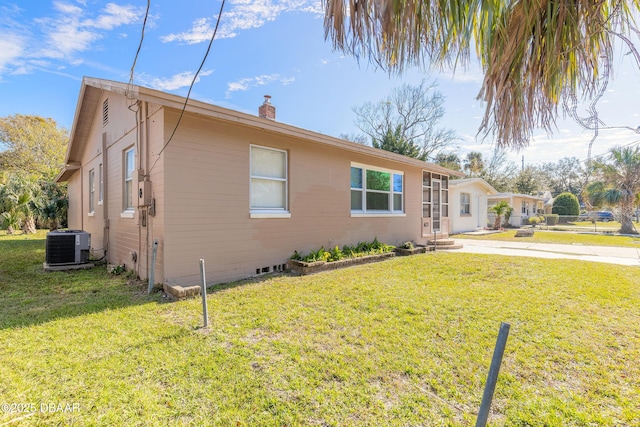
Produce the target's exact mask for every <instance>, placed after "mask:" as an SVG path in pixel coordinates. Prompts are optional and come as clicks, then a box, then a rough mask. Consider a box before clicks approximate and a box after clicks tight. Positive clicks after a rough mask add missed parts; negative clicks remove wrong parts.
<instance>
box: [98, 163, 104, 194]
mask: <svg viewBox="0 0 640 427" xmlns="http://www.w3.org/2000/svg"><path fill="white" fill-rule="evenodd" d="M102 173H103V172H102V163H100V166H98V204H102V200H104V199H103V197H104V178H103V176H102Z"/></svg>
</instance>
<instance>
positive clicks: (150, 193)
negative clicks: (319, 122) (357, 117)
mask: <svg viewBox="0 0 640 427" xmlns="http://www.w3.org/2000/svg"><path fill="white" fill-rule="evenodd" d="M183 105H184V98H182V97H179V96H175V95H171V94H167V93H163V92H160V91H156V90H152V89H148V88H143V87H138V86H128V85H126V84H122V83H117V82H112V81H106V80H100V79H91V78H85V79H84V81H83V85H82V88H81V93H80V97H79V100H78V106H77V110H76V117H75V120H74V125H73V128H72V132H71V139H70V143H69V148H68V151H67V161H66V162H67V166H66V168H65V170H64V171H63V172H61V174H60V175H59V177H58V180H60V181H62V180H66V181H68V183H69V197H70V209H69V228H72V229H83V230H86V231H88V232H90V233H91V236H92V240H91V242H92V250H93V252H94V255H95V256H101V255H102V254H104V253H105V252H106V256H107V259H108V261H109V262H110V263H112V264H125V265H126V266H127V268H129V269H133V270H135V271H136V272H137V273H138V275H139V276H140V277H142V278H147V277H148V276H149V274H150V257H151V254H152V250H153V245H154V241H157V242H158V244H157V247H158V254H157V261H156V268H155V270H154V274H155V281H156V282H157V283H167V284H182V285H189V284H196V283H197V282H198V280H199V269H198V268H199V264H198V263H199V259H200V258H203V259H205V262H206V268H207V279H209V281H210V282H226V281H231V280H235V279H240V278H245V277H248V276H252V275H255V274H262V273H265V272H272V271H279V270H281V269H282V268H283V265H284V264H285V263H286V261H287V259H288V258H289V257H290V255H291V254H292V253H293V251H294V250H298V251H299V252H308V251H309V250H311V249H317V248H319V247H320V246H324V247H325V248H330V247H334V246H336V245H338V246H343V245H345V244H353V243H357V242H359V241H365V240H372V239H373V238H374V237H377V238H378V239H379V240H380V241H384V242H386V243H390V244H399V243H402V242H404V241H406V240H412V241H414V242H416V243H426V241H427V239H429V238H431V237H432V236H433V232H434V229H435V231H436V234H437V235H438V236H439V237H446V236H448V233H449V228H448V227H449V224H448V220H449V199H450V198H449V195H448V192H449V185H448V183H449V176H450V175H451V174H457V173H456V172H453V171H451V170H448V169H446V168H443V167H440V166H437V165H432V164H428V163H425V162H422V161H419V160H416V159H411V158H407V157H404V156H401V155H397V154H395V153H389V152H386V151H382V150H377V149H373V148H371V147H366V146H363V145H360V144H355V143H351V142H348V141H344V140H341V139H337V138H332V137H329V136H326V135H321V134H318V133H315V132H310V131H307V130H304V129H300V128H296V127H293V126H289V125H285V124H282V123H278V122H277V121H275V120H270V119H267V118H262V117H257V116H252V115H248V114H244V113H239V112H237V111H232V110H228V109H224V108H220V107H216V106H213V105H210V104H206V103H202V102H198V101H193V100H189V103H188V105H187V107H186V109H185V113H184V115H183V117H182V119H181V121H180V125H179V127H178V128H177V131H176V132H175V135H174V136H173V138H172V139H171V140H170V141H169V138H170V135H171V134H172V133H173V130H174V129H175V126H176V123H177V121H178V119H179V116H180V112H181V109H182V106H183ZM262 107H264V106H262ZM269 108H271V106H269ZM273 113H274V114H275V110H274V111H273ZM131 153H133V156H131ZM131 157H133V163H134V164H133V167H132V166H131V164H130V160H131ZM132 169H133V170H132ZM100 170H102V171H103V172H102V174H103V180H102V181H101V180H100V179H99V177H98V175H99V171H100ZM92 171H93V172H92ZM92 173H93V178H92V177H91V174H92ZM358 177H360V180H359V181H358ZM374 178H379V179H380V180H381V181H380V183H378V181H376V180H375V179H374ZM385 180H386V181H385ZM389 180H390V181H391V183H390V186H388V190H384V191H383V190H381V191H378V190H376V189H375V188H367V186H376V185H380V186H382V187H384V186H385V185H387V184H388V183H389ZM90 182H93V186H94V188H93V190H91V185H90ZM354 183H355V184H354ZM385 183H386V184H385ZM358 186H360V187H358ZM100 188H102V190H100ZM130 193H133V196H131V195H129V196H127V195H128V194H130ZM98 194H103V199H102V200H100V201H98V197H99V196H98ZM91 199H93V200H94V201H93V202H91ZM381 206H383V207H381Z"/></svg>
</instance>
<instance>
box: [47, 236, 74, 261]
mask: <svg viewBox="0 0 640 427" xmlns="http://www.w3.org/2000/svg"><path fill="white" fill-rule="evenodd" d="M75 259H76V236H74V235H72V234H71V235H56V236H51V235H50V236H47V254H46V261H47V263H48V264H69V263H73V262H75Z"/></svg>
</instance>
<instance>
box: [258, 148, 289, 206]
mask: <svg viewBox="0 0 640 427" xmlns="http://www.w3.org/2000/svg"><path fill="white" fill-rule="evenodd" d="M254 148H257V149H260V150H268V151H275V152H278V153H283V154H284V177H281V178H275V177H265V176H259V175H254V174H253V160H252V158H253V156H252V150H253V149H254ZM254 179H260V180H267V181H277V182H282V183H284V206H283V207H279V208H254V207H253V206H251V199H252V194H253V181H254ZM249 217H250V218H291V212H290V211H289V153H288V152H287V151H286V150H280V149H278V148H273V147H265V146H263V145H256V144H250V145H249Z"/></svg>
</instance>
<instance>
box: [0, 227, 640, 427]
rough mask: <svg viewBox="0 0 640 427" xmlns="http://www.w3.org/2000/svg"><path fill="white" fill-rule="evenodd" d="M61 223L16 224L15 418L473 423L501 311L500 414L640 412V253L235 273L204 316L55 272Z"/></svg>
mask: <svg viewBox="0 0 640 427" xmlns="http://www.w3.org/2000/svg"><path fill="white" fill-rule="evenodd" d="M536 234H537V233H536ZM43 236H44V235H43V234H40V235H38V236H36V237H35V238H32V237H29V238H26V239H25V238H24V237H23V236H4V235H3V234H0V296H1V298H0V343H2V346H1V347H0V360H1V361H2V363H1V364H0V403H3V404H5V403H6V404H15V405H13V406H9V407H7V406H6V405H3V406H2V408H3V411H2V412H0V426H4V425H9V426H12V427H13V426H14V425H19V426H25V425H26V426H38V425H42V426H49V425H76V426H86V425H128V426H151V425H157V426H179V425H193V426H200V425H215V426H297V425H305V426H403V427H404V426H472V425H474V423H475V412H476V411H477V409H478V407H479V405H480V400H481V397H482V391H483V386H484V381H485V379H486V375H487V372H488V369H489V364H490V360H491V355H492V353H493V346H494V344H495V340H496V336H497V333H498V328H499V325H500V322H501V321H506V322H508V323H510V324H511V333H510V336H509V340H508V342H507V348H506V351H505V358H504V360H503V364H502V368H501V372H500V377H499V380H498V385H497V389H496V395H495V397H494V402H493V406H492V414H491V416H490V418H489V422H490V425H491V426H638V425H640V364H639V363H638V360H640V312H639V310H638V307H640V275H638V270H637V268H634V267H624V266H614V265H607V264H599V263H587V262H580V261H570V260H558V261H555V260H541V259H534V258H510V259H507V258H503V257H496V256H479V255H473V254H464V253H446V252H436V253H428V254H424V255H418V256H413V257H399V258H396V259H393V260H390V261H385V262H382V263H378V264H369V265H363V266H358V267H353V268H349V269H344V270H339V271H333V272H329V273H324V274H319V275H315V276H309V277H287V276H281V277H272V278H269V279H264V280H261V281H253V282H251V281H247V282H245V283H236V284H230V285H227V286H222V287H217V288H216V289H215V291H213V290H212V291H211V294H210V296H209V300H208V304H209V310H210V314H211V316H210V323H211V328H210V330H203V329H201V328H200V325H201V322H202V318H201V302H200V300H190V301H184V302H179V303H164V302H163V300H162V298H161V296H160V295H159V294H154V295H152V296H151V297H147V296H146V295H145V292H144V291H145V287H146V286H145V285H136V284H128V283H127V282H126V280H125V279H123V278H120V277H110V276H109V275H107V274H106V273H105V272H104V269H103V268H96V269H94V270H91V271H83V272H74V273H63V272H59V273H44V272H42V268H41V263H42V261H43V258H44V240H43ZM195 268H197V266H196V267H195ZM20 405H23V406H20ZM41 405H44V406H41ZM65 405H68V406H65ZM74 405H75V406H74ZM43 408H44V409H46V410H43ZM11 409H13V410H14V412H11ZM17 410H20V411H21V412H15V411H17ZM64 410H67V412H64Z"/></svg>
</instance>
